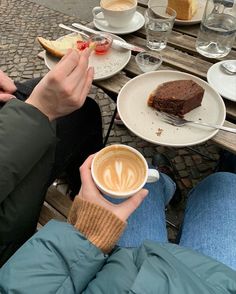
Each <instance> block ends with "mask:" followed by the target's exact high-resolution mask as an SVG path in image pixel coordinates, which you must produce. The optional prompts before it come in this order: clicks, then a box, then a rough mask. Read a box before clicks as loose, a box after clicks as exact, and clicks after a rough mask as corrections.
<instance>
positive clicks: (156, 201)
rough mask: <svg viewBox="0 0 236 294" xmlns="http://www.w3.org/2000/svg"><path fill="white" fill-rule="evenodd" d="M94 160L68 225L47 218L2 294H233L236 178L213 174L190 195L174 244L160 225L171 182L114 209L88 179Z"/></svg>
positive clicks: (85, 169) (164, 180)
mask: <svg viewBox="0 0 236 294" xmlns="http://www.w3.org/2000/svg"><path fill="white" fill-rule="evenodd" d="M92 159H93V156H90V157H89V158H88V159H87V160H86V161H85V162H84V164H83V165H82V167H81V168H80V172H81V180H82V186H81V189H80V192H79V194H78V195H77V196H76V198H75V200H74V202H73V205H72V208H71V211H70V214H69V217H68V223H66V222H59V221H50V222H49V223H48V224H47V225H46V226H44V227H43V228H42V229H40V230H39V232H38V233H37V234H35V235H34V236H33V237H32V238H31V239H30V240H28V241H27V242H26V243H25V244H24V245H23V246H22V247H21V248H20V249H19V250H18V251H17V252H16V253H15V254H14V255H13V256H12V257H11V258H10V260H9V261H8V262H7V263H6V264H5V265H4V266H3V267H2V269H1V270H0V289H1V293H2V294H5V293H19V294H21V293H22V294H23V293H24V294H27V293H32V292H34V293H45V294H46V293H96V294H98V293H160V294H162V293H163V294H166V293H170V294H172V293H173V294H176V293H181V294H199V293H204V294H207V293H209V294H212V293H215V294H218V293H231V294H233V293H236V235H235V229H236V214H235V208H236V197H235V191H236V175H235V174H233V173H223V172H221V173H215V174H212V175H210V176H209V177H207V178H206V179H204V180H203V181H202V182H201V183H200V184H198V186H196V187H195V188H194V189H193V190H192V191H191V193H190V195H189V198H188V202H187V207H186V211H185V217H184V221H183V225H182V230H181V235H180V241H179V245H177V244H171V243H168V239H167V231H166V224H165V206H166V205H167V203H168V202H169V201H170V199H171V197H172V196H173V194H174V191H175V184H174V182H173V181H172V180H171V179H170V178H169V177H168V176H167V175H165V174H162V173H161V174H160V179H159V181H158V182H156V183H152V184H147V185H146V187H145V189H142V190H141V191H140V192H138V193H137V194H135V195H134V196H132V197H131V198H129V199H128V200H125V201H123V202H120V203H119V204H114V203H111V202H109V201H108V200H107V199H105V198H104V197H103V195H101V193H100V192H99V190H98V189H97V188H96V185H95V184H94V182H93V180H92V177H91V162H92ZM148 191H149V193H148ZM147 194H148V195H147ZM128 218H129V220H128V221H127V219H128ZM118 240H119V241H118ZM116 244H118V246H115V245H116Z"/></svg>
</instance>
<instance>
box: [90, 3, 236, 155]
mask: <svg viewBox="0 0 236 294" xmlns="http://www.w3.org/2000/svg"><path fill="white" fill-rule="evenodd" d="M146 7H147V0H140V1H139V6H138V11H139V12H141V13H142V14H143V13H144V11H145V8H146ZM89 26H90V27H93V24H92V23H90V24H89ZM198 29H199V24H196V25H188V26H177V25H175V26H174V28H173V31H172V33H171V35H170V36H169V38H168V46H167V47H166V48H165V49H164V50H162V51H161V55H162V58H163V63H162V65H161V67H160V68H159V69H161V70H166V69H169V70H178V71H182V72H186V73H189V74H192V75H195V76H197V77H199V78H201V79H203V80H206V77H207V71H208V69H209V68H210V67H211V66H212V65H213V64H214V63H216V62H218V61H220V60H224V59H225V60H228V59H236V43H235V44H234V46H233V49H232V50H231V52H230V53H229V54H228V55H227V56H226V57H225V58H223V59H209V58H205V57H203V56H201V55H200V54H199V53H198V52H197V51H196V49H195V41H196V36H197V33H198ZM122 38H123V39H125V40H126V41H127V42H129V43H132V44H134V45H137V46H140V47H143V48H146V46H145V44H146V33H145V28H144V27H143V28H141V29H140V30H138V31H136V32H134V33H132V34H127V35H124V36H122ZM146 49H147V48H146ZM147 51H148V50H147ZM132 53H133V52H132ZM152 53H154V54H155V52H152ZM134 57H135V55H133V54H132V57H131V60H130V62H129V63H128V64H127V66H126V67H125V68H124V69H123V71H122V72H120V73H119V74H116V75H115V76H113V77H111V78H108V79H106V80H102V81H96V82H94V84H95V85H96V86H98V87H99V88H101V89H103V90H104V92H106V93H107V94H108V95H109V96H110V97H111V98H112V99H113V100H114V101H116V98H117V95H118V93H119V91H120V90H121V88H122V87H123V86H124V85H125V84H126V83H127V82H128V81H129V80H130V79H131V78H133V77H135V76H137V75H139V74H141V73H142V72H141V71H140V69H139V68H138V66H137V65H136V63H135V58H134ZM223 86H224V85H222V87H223ZM235 87H236V86H235ZM224 102H225V106H226V120H225V122H224V126H229V127H233V128H236V102H231V101H229V100H226V99H225V100H224ZM112 119H114V115H113V118H112ZM112 123H113V121H112ZM112 123H111V125H112ZM106 139H107V138H106ZM211 140H212V141H213V142H214V143H215V144H217V145H218V146H220V147H221V148H223V149H227V150H229V151H231V152H233V153H236V134H232V133H228V132H225V131H219V132H218V133H217V135H215V136H214V137H213V138H212V139H211Z"/></svg>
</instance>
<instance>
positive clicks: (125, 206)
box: [116, 189, 148, 221]
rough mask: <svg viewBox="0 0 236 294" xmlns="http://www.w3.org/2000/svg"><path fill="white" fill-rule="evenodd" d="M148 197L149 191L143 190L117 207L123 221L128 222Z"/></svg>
mask: <svg viewBox="0 0 236 294" xmlns="http://www.w3.org/2000/svg"><path fill="white" fill-rule="evenodd" d="M147 195H148V190H146V189H142V190H141V191H139V192H138V193H136V194H135V195H134V196H132V197H130V198H129V199H128V200H126V201H125V202H123V203H122V204H120V205H119V206H117V208H116V209H117V210H119V217H120V219H122V220H123V221H126V220H127V219H128V218H129V216H130V215H131V214H132V213H133V212H134V211H135V210H136V209H137V208H138V207H139V205H140V204H141V203H142V201H143V200H144V198H145V197H146V196H147Z"/></svg>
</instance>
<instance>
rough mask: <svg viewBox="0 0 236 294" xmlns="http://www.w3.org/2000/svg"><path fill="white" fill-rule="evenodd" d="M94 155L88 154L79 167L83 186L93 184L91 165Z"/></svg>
mask: <svg viewBox="0 0 236 294" xmlns="http://www.w3.org/2000/svg"><path fill="white" fill-rule="evenodd" d="M94 156H95V155H94V154H92V155H90V156H89V157H88V158H87V159H86V160H85V162H84V163H83V165H82V166H81V167H80V177H81V182H82V184H83V185H84V186H86V185H91V184H93V185H95V184H94V182H93V179H92V175H91V165H92V161H93V158H94Z"/></svg>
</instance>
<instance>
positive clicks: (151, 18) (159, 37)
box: [145, 6, 176, 51]
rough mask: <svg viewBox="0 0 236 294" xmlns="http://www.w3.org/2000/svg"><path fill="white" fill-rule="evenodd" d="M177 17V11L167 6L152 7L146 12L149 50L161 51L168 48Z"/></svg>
mask: <svg viewBox="0 0 236 294" xmlns="http://www.w3.org/2000/svg"><path fill="white" fill-rule="evenodd" d="M175 17H176V12H175V10H173V9H171V8H168V7H166V6H150V7H149V8H148V9H147V10H146V11H145V28H146V40H147V43H146V45H147V47H148V48H149V49H151V50H156V51H160V50H162V49H164V48H165V47H166V44H167V39H168V36H169V35H170V33H171V30H172V28H173V25H174V21H175Z"/></svg>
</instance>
